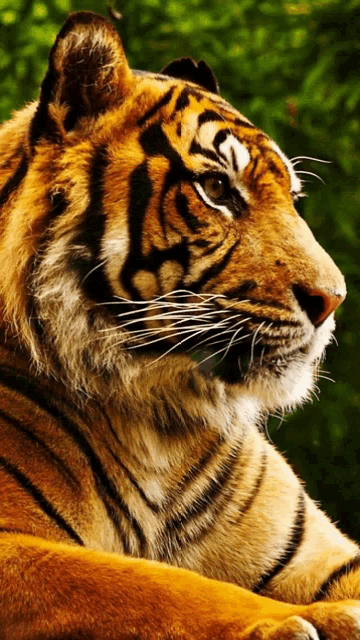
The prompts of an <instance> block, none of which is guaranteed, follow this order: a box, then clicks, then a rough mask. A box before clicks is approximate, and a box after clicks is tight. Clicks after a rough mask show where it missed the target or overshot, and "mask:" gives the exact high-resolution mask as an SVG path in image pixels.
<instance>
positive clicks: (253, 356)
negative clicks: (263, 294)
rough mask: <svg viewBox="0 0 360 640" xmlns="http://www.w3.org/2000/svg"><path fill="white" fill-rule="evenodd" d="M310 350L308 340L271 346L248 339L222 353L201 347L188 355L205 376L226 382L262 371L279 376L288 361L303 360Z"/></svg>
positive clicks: (247, 379)
mask: <svg viewBox="0 0 360 640" xmlns="http://www.w3.org/2000/svg"><path fill="white" fill-rule="evenodd" d="M310 352H311V344H310V343H309V342H307V343H306V344H304V345H303V346H300V347H299V346H297V347H296V348H293V347H292V348H291V346H290V345H286V346H283V347H282V348H279V347H276V348H275V347H273V346H270V345H269V344H262V343H261V342H259V343H256V344H254V342H253V340H249V341H247V342H244V343H242V344H241V345H238V346H236V347H232V346H230V347H229V349H228V351H227V352H226V353H225V354H223V355H219V354H214V353H212V352H211V351H209V350H204V351H203V352H201V353H200V352H198V351H193V352H191V353H190V356H191V358H192V359H193V360H194V361H195V362H197V363H198V369H199V371H200V372H201V373H202V374H203V375H205V376H206V377H214V376H216V377H218V378H220V379H221V380H223V381H224V382H226V383H228V384H236V383H239V382H243V383H245V384H246V383H249V382H252V381H253V380H254V379H256V378H257V377H260V376H262V375H264V373H265V372H266V375H273V376H274V377H275V378H276V377H279V376H281V375H282V374H283V373H284V371H285V370H286V368H287V367H288V366H289V364H290V363H292V362H301V360H306V359H307V358H308V357H309V355H310Z"/></svg>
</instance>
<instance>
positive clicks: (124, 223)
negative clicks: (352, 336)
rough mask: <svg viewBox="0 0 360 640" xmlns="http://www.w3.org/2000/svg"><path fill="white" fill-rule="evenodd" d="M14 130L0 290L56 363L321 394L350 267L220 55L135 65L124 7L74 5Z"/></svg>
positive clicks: (42, 358)
mask: <svg viewBox="0 0 360 640" xmlns="http://www.w3.org/2000/svg"><path fill="white" fill-rule="evenodd" d="M0 144H1V149H2V153H5V155H6V158H7V165H6V170H5V169H4V171H3V175H4V178H5V179H6V180H5V182H4V183H3V187H2V191H1V193H0V202H1V204H2V209H3V213H2V219H3V223H2V225H3V226H2V233H1V240H0V243H1V244H0V251H1V264H0V273H1V283H0V287H1V290H2V297H3V300H4V307H5V313H6V318H7V319H8V320H10V321H11V323H12V324H13V325H14V324H15V326H16V327H17V331H18V332H19V334H20V335H21V336H22V338H23V340H24V341H25V342H27V344H28V346H29V347H30V349H31V352H32V353H33V356H34V359H35V361H36V362H37V363H38V364H39V365H41V366H43V365H44V366H45V365H46V366H47V367H48V368H50V369H51V367H53V368H54V370H55V372H56V375H59V372H60V371H61V372H62V374H63V375H64V376H65V378H67V380H68V381H69V384H72V385H73V386H74V388H76V387H78V388H83V389H85V390H86V389H88V390H89V392H90V393H92V392H93V391H94V388H95V387H96V384H97V383H96V382H91V381H98V380H103V381H104V380H105V381H106V384H107V385H109V387H111V384H112V380H113V379H114V378H115V377H116V376H118V377H119V378H120V379H122V380H125V381H126V380H127V379H130V378H131V376H133V375H140V373H141V371H142V370H145V368H147V370H148V371H149V372H151V371H153V372H156V371H159V370H160V369H161V370H162V371H165V372H169V375H171V371H172V370H173V367H175V368H176V367H178V368H180V369H181V368H183V369H184V370H187V371H194V372H195V373H194V375H198V376H202V377H205V378H207V379H209V378H212V379H213V380H214V383H216V381H222V383H221V384H225V386H229V385H231V386H232V388H233V389H236V390H237V389H238V390H239V391H242V392H244V393H247V394H250V395H253V396H254V397H255V396H256V397H257V398H258V399H260V402H261V404H262V406H263V407H265V408H268V409H270V408H271V409H273V408H275V407H286V406H290V405H293V404H295V403H297V402H299V401H301V400H302V399H304V398H305V397H306V396H307V394H308V392H309V389H310V388H311V386H312V381H313V377H314V370H315V369H316V366H317V364H318V362H319V359H320V358H321V356H322V354H323V351H324V348H325V346H326V344H327V343H328V342H329V340H330V338H331V334H332V331H333V328H334V320H333V312H334V310H335V309H336V307H337V306H338V305H339V304H340V303H341V301H342V300H343V299H344V296H345V284H344V279H343V277H342V275H341V273H340V272H339V270H338V269H337V267H336V266H335V265H334V263H333V261H332V260H331V258H330V257H329V256H328V255H327V254H326V253H325V251H324V250H323V249H322V248H321V247H320V246H319V244H318V243H317V242H316V241H315V239H314V237H313V235H312V233H311V231H310V230H309V228H308V226H307V225H306V223H305V222H304V220H303V219H302V218H301V217H300V216H299V215H298V213H297V212H296V209H295V207H294V202H295V201H296V199H297V198H299V197H300V196H301V181H300V180H299V178H298V176H297V175H296V173H295V170H294V168H293V166H292V164H291V163H290V161H289V160H288V159H287V158H286V157H285V155H284V154H283V153H282V152H281V151H280V149H279V148H278V146H277V145H276V144H275V143H274V142H273V141H272V140H271V139H270V138H269V137H268V136H267V135H266V134H264V133H263V132H261V131H260V130H259V129H257V128H256V127H255V126H254V125H253V124H252V123H251V122H249V120H248V119H247V118H245V117H244V116H242V115H241V114H240V113H238V112H237V111H236V110H235V109H234V108H233V107H232V106H231V105H229V104H228V103H227V102H226V101H225V100H224V99H222V98H221V97H220V96H219V94H218V87H217V82H216V80H215V78H214V76H213V74H212V72H211V71H210V69H209V68H208V67H207V66H206V64H205V63H202V62H201V63H199V64H198V65H197V64H195V63H194V62H193V61H192V60H190V59H182V60H178V61H175V62H173V63H171V64H170V65H168V67H166V68H165V69H164V70H163V71H162V72H161V73H160V74H155V73H146V72H139V71H131V70H130V68H129V66H128V63H127V60H126V58H125V55H124V52H123V48H122V45H121V41H120V39H119V36H118V34H117V32H116V30H115V29H114V28H113V27H112V26H111V25H110V24H109V22H108V21H107V20H105V19H104V18H102V17H100V16H97V15H95V14H93V13H90V12H79V13H75V14H72V15H71V16H70V17H69V19H68V20H67V22H66V23H65V25H64V26H63V28H62V30H61V31H60V33H59V35H58V37H57V39H56V42H55V44H54V46H53V48H52V50H51V53H50V59H49V67H48V71H47V74H46V76H45V79H44V81H43V84H42V88H41V94H40V99H39V102H38V103H37V104H35V105H31V106H30V107H28V108H27V109H26V110H24V111H23V112H20V114H18V116H17V117H15V119H13V121H11V122H10V123H9V124H7V125H5V126H4V127H3V130H2V132H1V133H0ZM1 194H2V195H3V197H2V198H1ZM4 194H5V196H6V197H4ZM10 265H11V266H10ZM139 372H140V373H139ZM154 375H155V373H154ZM219 384H220V383H219Z"/></svg>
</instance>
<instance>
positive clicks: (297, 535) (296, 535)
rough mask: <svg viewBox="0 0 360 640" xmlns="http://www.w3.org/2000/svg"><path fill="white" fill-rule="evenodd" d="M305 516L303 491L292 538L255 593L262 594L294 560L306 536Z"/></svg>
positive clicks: (255, 587)
mask: <svg viewBox="0 0 360 640" xmlns="http://www.w3.org/2000/svg"><path fill="white" fill-rule="evenodd" d="M305 514H306V507H305V498H304V492H303V491H302V490H301V493H300V496H299V500H298V507H297V510H296V516H295V521H294V524H293V527H292V529H293V533H292V536H291V538H290V540H289V542H288V543H287V545H286V547H285V549H284V551H283V552H282V554H281V556H280V558H279V560H278V562H277V563H276V564H275V566H274V567H273V568H272V569H270V570H269V571H266V572H265V573H263V575H262V576H261V577H260V578H259V580H258V581H257V583H256V585H255V586H254V587H253V588H252V589H251V590H252V592H253V593H260V592H261V591H262V590H263V589H264V588H265V587H266V585H267V584H268V583H269V582H270V580H272V579H273V578H274V577H275V576H276V575H277V574H278V573H280V571H282V570H283V569H284V568H285V567H286V565H288V564H289V563H290V562H291V560H292V559H293V557H294V555H295V554H296V552H297V550H298V548H299V546H300V545H301V542H302V539H303V536H304V522H305Z"/></svg>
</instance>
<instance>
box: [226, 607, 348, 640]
mask: <svg viewBox="0 0 360 640" xmlns="http://www.w3.org/2000/svg"><path fill="white" fill-rule="evenodd" d="M239 640H360V601H347V602H346V603H345V602H341V603H319V604H316V605H310V606H309V607H304V610H303V612H301V615H294V616H291V617H289V618H286V619H285V620H283V621H282V622H280V623H279V622H277V621H275V620H262V621H261V622H257V623H256V624H254V625H252V626H251V627H248V628H247V629H246V631H245V632H244V633H243V634H242V635H240V638H239Z"/></svg>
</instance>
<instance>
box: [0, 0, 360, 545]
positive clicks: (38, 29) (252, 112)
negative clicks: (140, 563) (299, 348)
mask: <svg viewBox="0 0 360 640" xmlns="http://www.w3.org/2000/svg"><path fill="white" fill-rule="evenodd" d="M118 8H119V10H120V11H121V12H122V13H123V16H124V17H123V20H122V21H121V22H120V23H119V24H118V29H119V32H120V34H121V37H122V40H123V42H124V46H125V50H126V52H127V55H128V56H129V59H130V63H131V65H132V66H133V67H135V68H138V69H149V70H154V71H158V70H160V69H161V68H162V67H164V66H165V65H166V64H167V63H168V62H169V61H170V60H172V59H173V58H178V57H180V56H183V55H187V56H188V55H190V56H192V57H193V58H195V59H205V60H206V61H207V63H208V64H209V65H210V66H211V67H212V68H213V70H214V71H215V73H216V75H217V77H218V79H219V82H220V86H221V89H222V94H223V95H224V96H225V97H226V98H227V99H228V100H229V101H230V102H232V103H233V104H234V105H235V106H236V107H237V108H238V109H239V110H240V111H242V112H243V113H244V114H245V115H247V116H248V117H249V118H250V119H251V120H253V122H254V123H255V124H257V125H258V126H260V127H262V128H263V129H264V130H265V131H266V132H267V133H269V134H270V135H271V136H272V137H273V138H274V139H275V140H276V141H277V142H278V143H279V145H280V146H281V147H282V148H283V149H284V151H285V152H286V153H287V155H289V157H292V156H299V155H307V156H312V157H318V158H321V159H323V160H328V161H331V164H316V163H314V162H313V161H304V162H303V164H302V165H301V169H303V170H304V171H312V172H316V173H319V174H320V175H321V177H322V178H323V180H325V182H326V185H325V186H324V185H322V184H321V183H320V182H318V181H316V180H315V179H314V178H313V177H312V176H310V175H306V174H302V175H303V177H304V178H306V179H308V178H309V180H310V182H308V183H306V188H307V191H308V195H309V197H308V198H306V199H304V200H303V201H302V202H301V213H302V214H303V215H304V217H305V219H306V220H307V222H308V223H309V225H310V226H311V228H312V229H313V231H314V233H315V235H316V236H317V238H318V239H319V241H320V242H321V244H323V246H324V247H325V248H326V249H327V250H328V251H329V252H330V253H331V255H332V256H333V257H334V258H335V260H336V262H337V263H338V265H339V266H340V268H341V269H342V270H343V272H344V273H345V274H346V277H347V282H348V289H349V295H348V299H347V302H346V303H345V305H344V306H343V308H342V309H340V310H339V313H338V332H337V339H338V342H339V347H336V346H335V345H333V346H332V347H330V349H329V351H328V357H327V361H326V364H325V368H326V369H327V370H330V372H331V373H330V377H333V378H334V379H335V380H336V381H337V384H336V385H334V384H332V383H331V382H329V381H327V380H321V379H320V383H319V386H320V388H321V402H320V403H318V402H317V401H316V400H315V402H314V404H312V405H310V406H306V407H305V408H304V409H300V410H298V412H297V413H296V415H295V416H292V417H289V418H287V419H286V422H285V423H283V424H282V427H281V429H279V430H278V429H277V428H276V426H277V424H278V422H279V420H277V419H275V418H273V419H272V420H271V422H270V427H269V428H270V433H271V436H272V438H273V440H274V442H275V443H276V444H277V446H278V447H279V448H280V449H281V450H282V451H286V455H287V457H288V458H289V459H290V460H291V462H292V464H293V465H294V466H295V468H296V469H297V470H298V472H299V473H300V475H301V476H302V477H303V478H304V479H305V480H306V483H307V487H308V490H309V492H310V494H311V495H312V496H313V497H314V498H318V499H320V500H321V501H322V503H323V505H324V507H325V509H326V510H327V511H328V512H329V513H330V515H331V516H332V517H333V518H334V519H336V520H339V521H340V522H341V523H342V525H343V529H344V530H346V531H348V532H349V533H350V534H351V535H352V536H353V537H356V538H358V539H360V519H358V518H357V517H354V516H353V512H354V511H355V512H356V511H357V505H359V500H360V466H359V464H358V462H357V451H358V449H359V443H360V435H359V432H358V421H359V422H360V420H359V418H360V416H359V407H360V388H359V373H358V369H357V364H356V363H357V355H356V354H358V356H360V346H359V343H358V340H357V327H358V310H359V309H360V292H359V284H360V276H359V275H358V274H359V267H358V264H359V260H358V252H359V247H358V237H359V220H360V213H359V202H360V181H359V174H360V153H359V139H360V122H359V103H360V79H359V69H360V38H359V35H360V0H293V1H291V0H262V1H260V2H259V1H258V0H227V2H223V3H219V2H218V0H127V2H126V1H125V0H124V1H123V3H122V4H121V6H119V7H118ZM78 9H92V10H94V11H98V12H101V13H103V14H104V15H106V13H107V6H106V4H105V2H99V0H97V1H96V2H95V0H86V2H85V1H84V0H73V1H71V0H47V2H46V3H45V1H44V2H41V1H37V0H0V78H1V86H2V92H1V96H0V119H6V118H8V117H9V116H10V112H11V110H12V109H14V108H20V107H21V106H22V105H23V104H24V102H25V101H29V100H32V99H34V98H36V95H37V91H38V86H39V84H40V82H41V78H42V75H43V74H44V72H45V68H46V58H47V54H48V49H49V48H50V46H51V45H52V43H53V41H54V38H55V36H56V33H57V31H58V30H59V27H60V25H61V23H62V22H63V20H64V19H65V17H66V15H67V13H68V11H69V10H78ZM298 169H300V165H298Z"/></svg>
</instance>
